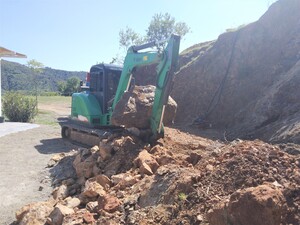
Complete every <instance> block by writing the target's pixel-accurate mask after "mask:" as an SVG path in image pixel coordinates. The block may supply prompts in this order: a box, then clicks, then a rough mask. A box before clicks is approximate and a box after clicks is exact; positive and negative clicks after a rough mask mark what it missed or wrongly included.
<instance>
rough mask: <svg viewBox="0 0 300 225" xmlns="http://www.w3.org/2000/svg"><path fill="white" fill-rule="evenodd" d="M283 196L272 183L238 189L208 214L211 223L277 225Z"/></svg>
mask: <svg viewBox="0 0 300 225" xmlns="http://www.w3.org/2000/svg"><path fill="white" fill-rule="evenodd" d="M283 201H284V197H283V195H282V193H281V191H280V190H279V189H277V188H275V187H273V186H272V185H269V184H267V185H260V186H258V187H250V188H247V189H243V190H238V191H236V192H235V193H233V194H232V195H231V197H230V199H229V202H228V203H222V204H220V205H218V206H216V207H215V209H214V210H213V211H212V212H210V213H209V214H208V220H209V222H210V224H211V225H229V224H230V225H253V224H255V225H279V224H280V219H281V214H282V211H283Z"/></svg>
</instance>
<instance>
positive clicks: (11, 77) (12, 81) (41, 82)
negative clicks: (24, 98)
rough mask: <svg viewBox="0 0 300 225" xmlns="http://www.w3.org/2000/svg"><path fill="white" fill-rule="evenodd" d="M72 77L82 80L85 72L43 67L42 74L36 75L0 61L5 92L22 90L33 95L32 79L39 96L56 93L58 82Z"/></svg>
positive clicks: (20, 67) (27, 68)
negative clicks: (37, 88) (35, 83)
mask: <svg viewBox="0 0 300 225" xmlns="http://www.w3.org/2000/svg"><path fill="white" fill-rule="evenodd" d="M73 76H76V77H78V78H79V79H82V80H83V79H85V76H86V72H69V71H64V70H55V69H52V68H49V67H45V68H44V69H43V71H42V73H36V72H35V71H32V69H31V68H29V67H28V66H24V65H21V64H19V63H15V62H9V61H6V60H2V89H3V90H5V91H20V90H24V91H31V92H32V94H33V95H34V94H35V90H33V89H34V88H33V79H36V80H37V81H38V87H39V90H38V94H39V95H41V94H42V93H43V92H45V91H50V92H56V91H58V86H57V84H58V82H60V81H66V80H67V79H68V78H70V77H73Z"/></svg>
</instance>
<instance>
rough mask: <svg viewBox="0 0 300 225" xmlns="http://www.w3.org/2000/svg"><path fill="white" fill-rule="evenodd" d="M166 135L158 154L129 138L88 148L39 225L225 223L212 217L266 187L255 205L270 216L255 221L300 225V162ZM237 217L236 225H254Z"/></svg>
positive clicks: (241, 144)
mask: <svg viewBox="0 0 300 225" xmlns="http://www.w3.org/2000/svg"><path fill="white" fill-rule="evenodd" d="M165 136H166V137H165V138H164V139H161V140H160V141H159V143H158V144H157V145H155V146H152V147H151V146H150V145H148V144H147V143H144V142H143V141H141V140H140V139H139V138H137V137H135V136H129V135H127V134H124V135H123V136H111V137H110V138H108V139H107V140H105V141H103V142H101V143H100V145H99V146H95V147H93V148H91V149H80V150H79V151H78V153H77V155H76V156H75V159H74V161H73V166H74V169H75V170H76V176H75V177H73V178H68V179H67V180H64V181H62V185H60V186H58V188H56V189H55V190H54V192H53V198H52V199H51V200H49V201H48V202H46V203H45V204H41V203H40V204H38V205H45V206H46V208H45V210H44V211H45V213H42V214H35V216H41V217H42V218H31V219H34V220H36V221H47V223H48V224H76V223H77V224H78V223H79V224H82V223H88V224H92V223H94V222H96V221H97V223H98V224H218V223H214V221H213V220H209V219H210V218H211V217H209V216H208V215H214V214H215V213H216V212H222V210H223V211H224V210H227V209H224V208H221V207H219V205H220V204H222V203H223V204H224V202H225V203H226V202H227V201H229V205H228V207H229V208H228V210H230V209H233V208H234V207H236V206H237V205H238V204H241V205H244V203H245V202H244V199H245V198H247V196H248V195H251V196H253V195H254V194H253V193H256V195H254V196H258V195H259V191H257V190H258V189H259V188H260V187H262V186H260V185H265V186H263V187H265V189H266V190H268V193H270V194H269V195H268V196H269V197H268V198H267V199H266V198H263V196H260V198H256V197H255V198H253V199H258V200H257V202H255V201H254V200H253V205H255V204H258V205H259V206H260V207H262V209H263V210H256V211H255V210H254V211H255V212H254V211H253V213H255V216H254V217H257V218H262V219H263V218H264V217H266V216H267V217H268V220H265V221H272V220H273V221H278V218H280V222H281V224H299V223H300V218H299V214H300V211H299V207H300V198H299V196H300V195H299V194H300V158H299V155H289V154H287V153H285V152H283V151H281V149H280V148H279V147H277V146H273V145H270V144H266V143H264V142H261V141H254V142H253V141H241V140H237V141H235V142H231V143H228V144H225V143H220V142H215V141H211V140H208V139H204V138H201V137H197V136H193V135H190V134H188V133H183V132H180V131H179V130H176V129H169V128H166V135H165ZM72 157H73V156H72ZM63 160H64V161H65V162H68V160H66V159H65V158H64V159H63ZM266 186H267V188H266ZM252 187H257V188H258V189H255V188H254V189H251V188H252ZM249 188H250V189H249ZM248 193H252V194H248ZM245 196H246V197H245ZM233 200H236V201H235V202H234V201H233ZM230 202H232V203H230ZM272 202H273V203H274V204H275V203H276V207H278V208H276V207H275V208H272V206H273V203H272ZM271 203H272V204H271ZM230 204H231V205H230ZM270 205H271V206H270ZM34 207H36V204H32V205H29V206H26V207H24V208H23V209H24V210H20V211H19V212H18V214H17V215H18V216H17V219H18V222H20V223H22V224H30V223H28V222H25V221H30V220H29V219H30V215H33V214H28V213H29V212H34ZM49 207H50V209H49ZM226 207H227V206H226ZM31 208H32V209H31ZM246 210H247V207H244V208H243V207H240V214H241V215H247V214H245V213H246V212H245V211H246ZM46 212H47V213H46ZM273 212H276V213H273ZM243 213H244V214H243ZM46 214H47V215H46ZM230 215H231V217H230V218H231V220H232V221H233V222H232V223H231V224H233V225H235V224H236V225H237V224H239V225H247V224H249V223H244V222H243V220H241V219H240V218H239V217H237V216H236V214H234V213H233V214H230ZM28 218H29V219H28ZM216 218H217V217H216ZM25 219H26V220H25ZM55 221H59V222H55ZM248 222H249V221H248Z"/></svg>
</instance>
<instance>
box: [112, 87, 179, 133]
mask: <svg viewBox="0 0 300 225" xmlns="http://www.w3.org/2000/svg"><path fill="white" fill-rule="evenodd" d="M154 95H155V86H152V85H147V86H135V88H134V89H133V91H132V92H126V93H124V95H123V96H122V98H121V99H120V101H119V102H118V104H117V105H116V107H115V109H114V112H113V115H112V118H111V122H112V124H113V125H116V126H120V125H124V126H125V127H127V128H130V127H136V128H139V129H147V128H150V117H151V113H152V106H153V103H154ZM176 109H177V104H176V102H175V101H174V100H173V99H172V98H171V97H169V101H168V104H167V106H166V110H165V114H164V120H163V123H164V124H165V125H168V124H171V123H172V122H173V120H174V118H175V114H176Z"/></svg>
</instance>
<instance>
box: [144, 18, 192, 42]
mask: <svg viewBox="0 0 300 225" xmlns="http://www.w3.org/2000/svg"><path fill="white" fill-rule="evenodd" d="M188 32H190V28H189V27H188V26H187V24H186V23H184V22H177V23H176V21H175V18H174V17H172V16H171V15H170V14H169V13H165V14H162V13H159V14H155V15H154V16H153V17H152V20H151V22H150V25H149V27H148V29H147V40H148V41H149V42H150V41H161V40H165V39H167V38H168V37H170V35H171V34H173V33H175V34H178V35H180V36H181V37H184V36H185V35H186V34H187V33H188Z"/></svg>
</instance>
